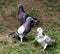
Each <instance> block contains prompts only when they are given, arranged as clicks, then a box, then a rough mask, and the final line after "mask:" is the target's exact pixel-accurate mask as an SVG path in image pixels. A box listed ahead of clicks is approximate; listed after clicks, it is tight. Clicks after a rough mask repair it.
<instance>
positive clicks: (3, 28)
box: [0, 24, 7, 33]
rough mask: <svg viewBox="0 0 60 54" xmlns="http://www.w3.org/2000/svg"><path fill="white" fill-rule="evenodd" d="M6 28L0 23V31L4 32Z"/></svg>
mask: <svg viewBox="0 0 60 54" xmlns="http://www.w3.org/2000/svg"><path fill="white" fill-rule="evenodd" d="M6 29H7V28H6V26H5V25H3V24H0V33H3V32H5V30H6Z"/></svg>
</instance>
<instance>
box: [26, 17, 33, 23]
mask: <svg viewBox="0 0 60 54" xmlns="http://www.w3.org/2000/svg"><path fill="white" fill-rule="evenodd" d="M26 21H28V22H30V23H33V22H34V19H33V18H32V17H28V18H27V19H26Z"/></svg>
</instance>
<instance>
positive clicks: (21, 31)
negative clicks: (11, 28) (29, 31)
mask: <svg viewBox="0 0 60 54" xmlns="http://www.w3.org/2000/svg"><path fill="white" fill-rule="evenodd" d="M17 31H18V33H19V34H23V33H24V31H25V27H24V26H23V25H22V26H20V27H19V28H18V30H17Z"/></svg>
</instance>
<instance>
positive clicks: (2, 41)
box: [0, 39, 8, 45]
mask: <svg viewBox="0 0 60 54" xmlns="http://www.w3.org/2000/svg"><path fill="white" fill-rule="evenodd" d="M7 43H8V41H7V40H6V39H2V40H0V44H3V45H6V44H7Z"/></svg>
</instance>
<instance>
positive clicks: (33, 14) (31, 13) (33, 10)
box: [28, 8, 39, 17]
mask: <svg viewBox="0 0 60 54" xmlns="http://www.w3.org/2000/svg"><path fill="white" fill-rule="evenodd" d="M28 13H29V14H30V15H31V16H34V17H36V16H38V13H39V11H38V10H37V9H34V8H33V9H32V10H31V11H29V12H28Z"/></svg>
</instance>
